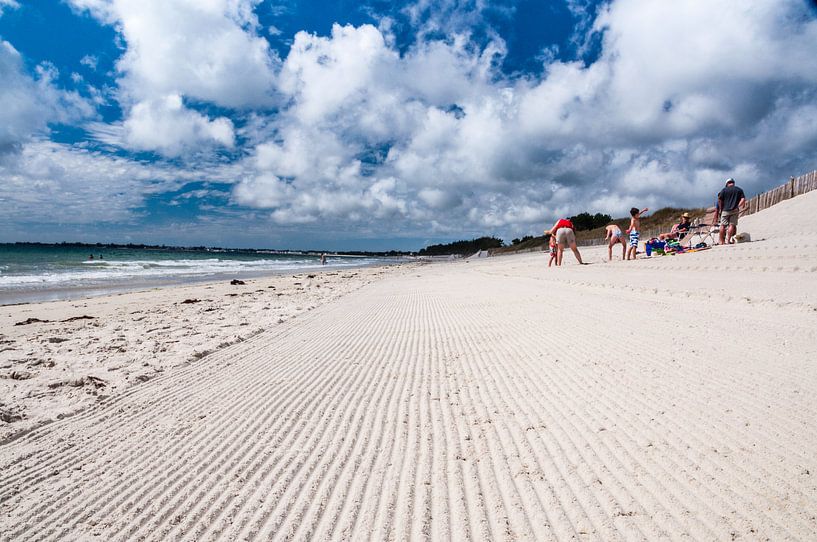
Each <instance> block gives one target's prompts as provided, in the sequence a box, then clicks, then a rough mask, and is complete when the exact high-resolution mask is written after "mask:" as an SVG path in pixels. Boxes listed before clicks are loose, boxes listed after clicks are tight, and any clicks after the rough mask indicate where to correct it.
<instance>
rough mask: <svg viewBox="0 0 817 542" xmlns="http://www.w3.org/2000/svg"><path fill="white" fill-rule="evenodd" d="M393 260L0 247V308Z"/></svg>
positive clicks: (260, 253) (195, 251) (234, 252)
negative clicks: (18, 304) (321, 261)
mask: <svg viewBox="0 0 817 542" xmlns="http://www.w3.org/2000/svg"><path fill="white" fill-rule="evenodd" d="M395 261H396V260H395V259H393V258H376V257H352V256H339V255H329V254H328V255H327V258H326V265H321V263H320V255H317V254H299V253H278V252H272V251H267V252H255V251H234V250H229V251H225V250H214V249H198V250H194V249H183V250H182V249H153V248H106V247H104V246H76V245H38V244H0V305H3V304H9V303H21V302H29V301H45V300H55V299H75V298H78V297H87V296H93V295H102V294H105V293H114V292H123V291H130V290H136V289H141V288H146V287H152V286H161V285H169V284H184V283H191V282H205V281H211V280H219V279H229V278H251V277H253V276H262V275H268V274H274V273H289V272H293V273H295V272H300V271H308V270H317V269H327V268H329V269H331V268H345V267H361V266H367V265H375V264H388V263H394V262H395Z"/></svg>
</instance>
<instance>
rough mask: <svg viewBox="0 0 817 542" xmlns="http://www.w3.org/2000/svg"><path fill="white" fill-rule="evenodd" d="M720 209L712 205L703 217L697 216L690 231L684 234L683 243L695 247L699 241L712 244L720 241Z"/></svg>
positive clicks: (708, 244)
mask: <svg viewBox="0 0 817 542" xmlns="http://www.w3.org/2000/svg"><path fill="white" fill-rule="evenodd" d="M719 232H720V227H719V226H718V210H717V209H716V208H715V207H710V208H708V209H707V210H706V214H705V215H704V216H703V217H699V218H696V219H695V220H694V221H693V222H692V226H690V228H689V233H688V234H686V236H684V239H683V244H684V245H685V246H687V247H690V248H691V247H694V246H695V245H697V244H699V243H706V244H707V246H712V245H714V244H716V243H717V241H718V233H719Z"/></svg>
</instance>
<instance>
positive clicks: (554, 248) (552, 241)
mask: <svg viewBox="0 0 817 542" xmlns="http://www.w3.org/2000/svg"><path fill="white" fill-rule="evenodd" d="M546 236H547V238H548V248H549V249H550V260H549V261H548V267H550V266H551V265H552V264H553V262H555V261H556V256H557V254H558V252H559V246H558V245H557V244H556V236H555V235H546Z"/></svg>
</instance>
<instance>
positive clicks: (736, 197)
mask: <svg viewBox="0 0 817 542" xmlns="http://www.w3.org/2000/svg"><path fill="white" fill-rule="evenodd" d="M745 206H746V196H745V195H744V194H743V189H741V188H740V187H739V186H735V179H731V178H730V179H726V187H725V188H724V189H723V190H721V191H720V192H718V209H719V213H720V223H721V228H720V234H719V237H720V244H722V245H723V244H725V243H726V242H727V241H728V242H729V243H730V244H731V243H732V242H733V241H732V238H733V237H734V236H735V233H736V232H737V230H738V217H739V216H740V211H741V210H742V209H743V208H744V207H745Z"/></svg>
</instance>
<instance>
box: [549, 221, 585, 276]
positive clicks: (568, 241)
mask: <svg viewBox="0 0 817 542" xmlns="http://www.w3.org/2000/svg"><path fill="white" fill-rule="evenodd" d="M545 233H546V234H547V233H550V235H552V236H554V237H556V244H557V248H556V265H557V266H560V265H562V257H563V256H564V252H565V248H567V247H568V246H569V247H570V250H572V251H573V255H574V256H576V260H577V261H578V262H579V264H581V265H584V262H583V261H582V255H581V253H579V248H578V247H577V246H576V232H575V228H574V227H573V222H571V221H570V220H568V219H566V218H560V219H559V220H557V221H556V223H555V224H554V225H553V227H552V228H550V230H549V231H546V232H545Z"/></svg>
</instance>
